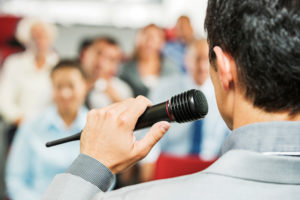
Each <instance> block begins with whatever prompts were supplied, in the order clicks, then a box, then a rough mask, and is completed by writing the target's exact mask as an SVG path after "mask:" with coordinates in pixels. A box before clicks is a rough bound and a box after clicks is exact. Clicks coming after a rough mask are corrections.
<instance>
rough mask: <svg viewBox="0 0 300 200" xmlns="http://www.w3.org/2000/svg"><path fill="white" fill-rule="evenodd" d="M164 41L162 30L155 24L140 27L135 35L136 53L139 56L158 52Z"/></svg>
mask: <svg viewBox="0 0 300 200" xmlns="http://www.w3.org/2000/svg"><path fill="white" fill-rule="evenodd" d="M164 43H165V34H164V32H163V30H162V29H161V28H159V27H157V26H155V25H149V26H147V27H145V28H144V29H142V30H141V31H140V32H139V34H138V36H137V51H138V52H137V53H138V55H139V56H142V57H144V56H149V55H153V54H159V53H160V51H161V50H162V48H163V46H164Z"/></svg>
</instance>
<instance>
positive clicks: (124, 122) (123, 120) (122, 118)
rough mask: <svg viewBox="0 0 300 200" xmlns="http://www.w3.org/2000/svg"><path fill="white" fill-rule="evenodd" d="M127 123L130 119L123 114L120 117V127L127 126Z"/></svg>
mask: <svg viewBox="0 0 300 200" xmlns="http://www.w3.org/2000/svg"><path fill="white" fill-rule="evenodd" d="M127 122H128V119H127V117H126V116H124V115H123V114H122V115H120V116H119V117H118V123H119V125H125V124H127Z"/></svg>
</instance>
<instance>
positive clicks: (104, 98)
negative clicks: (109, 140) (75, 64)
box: [85, 37, 133, 108]
mask: <svg viewBox="0 0 300 200" xmlns="http://www.w3.org/2000/svg"><path fill="white" fill-rule="evenodd" d="M91 50H92V51H94V55H95V56H94V57H93V56H90V57H89V58H90V59H94V62H92V64H93V65H92V67H91V68H89V69H90V70H88V67H86V68H85V69H86V71H88V73H89V74H90V87H92V88H91V91H90V92H89V94H88V98H87V105H88V106H89V107H90V108H101V107H104V106H108V105H110V104H112V103H115V102H118V101H122V100H124V99H126V98H129V97H132V96H133V94H132V90H131V88H130V87H129V86H128V84H127V83H125V82H124V81H123V80H121V79H119V78H118V77H117V74H118V72H119V67H120V62H121V55H122V53H121V49H120V47H119V45H118V43H117V42H116V41H115V40H114V39H112V38H105V37H101V38H98V39H96V40H95V41H94V42H93V44H92V46H91ZM87 51H89V49H88V50H87ZM88 53H90V52H87V53H86V54H87V55H86V56H89V55H88ZM91 53H92V52H91Z"/></svg>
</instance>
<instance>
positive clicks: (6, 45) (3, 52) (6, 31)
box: [0, 15, 23, 67]
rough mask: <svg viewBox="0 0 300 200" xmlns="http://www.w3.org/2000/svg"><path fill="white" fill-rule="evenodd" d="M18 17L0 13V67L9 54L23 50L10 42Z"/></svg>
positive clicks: (12, 38)
mask: <svg viewBox="0 0 300 200" xmlns="http://www.w3.org/2000/svg"><path fill="white" fill-rule="evenodd" d="M20 19H21V18H20V17H16V16H11V15H0V29H1V31H0V67H1V66H2V63H3V62H4V60H5V58H7V57H8V56H9V55H11V54H13V53H17V52H20V51H22V50H23V49H22V47H20V46H18V45H13V44H11V42H12V41H13V40H14V36H15V30H16V27H17V24H18V22H19V20H20Z"/></svg>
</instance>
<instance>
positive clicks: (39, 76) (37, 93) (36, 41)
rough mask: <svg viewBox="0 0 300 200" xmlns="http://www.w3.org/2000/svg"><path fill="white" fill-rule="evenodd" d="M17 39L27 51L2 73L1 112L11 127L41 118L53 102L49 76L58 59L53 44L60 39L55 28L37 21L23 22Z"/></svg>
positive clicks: (12, 59) (7, 63) (8, 63)
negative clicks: (30, 119)
mask: <svg viewBox="0 0 300 200" xmlns="http://www.w3.org/2000/svg"><path fill="white" fill-rule="evenodd" d="M16 37H17V39H18V40H19V41H20V42H21V43H22V44H24V46H25V47H26V51H25V52H22V53H18V54H14V55H12V56H10V57H8V58H7V59H6V61H5V62H4V65H3V71H2V72H1V82H0V99H1V104H0V112H1V115H2V116H3V118H4V119H5V120H6V121H7V122H8V123H11V124H14V125H19V124H20V123H21V122H22V121H23V119H24V118H27V117H31V116H34V115H36V114H38V113H39V112H40V111H41V110H42V109H44V108H45V107H46V106H47V105H49V103H50V101H51V81H50V78H49V73H50V70H51V68H52V67H53V66H54V65H55V64H56V63H57V61H58V55H57V53H56V52H55V51H54V50H53V48H52V44H53V41H54V39H55V37H56V29H55V27H54V26H53V25H51V24H47V23H45V22H42V21H39V20H33V19H23V20H21V21H20V22H19V24H18V27H17V31H16Z"/></svg>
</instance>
